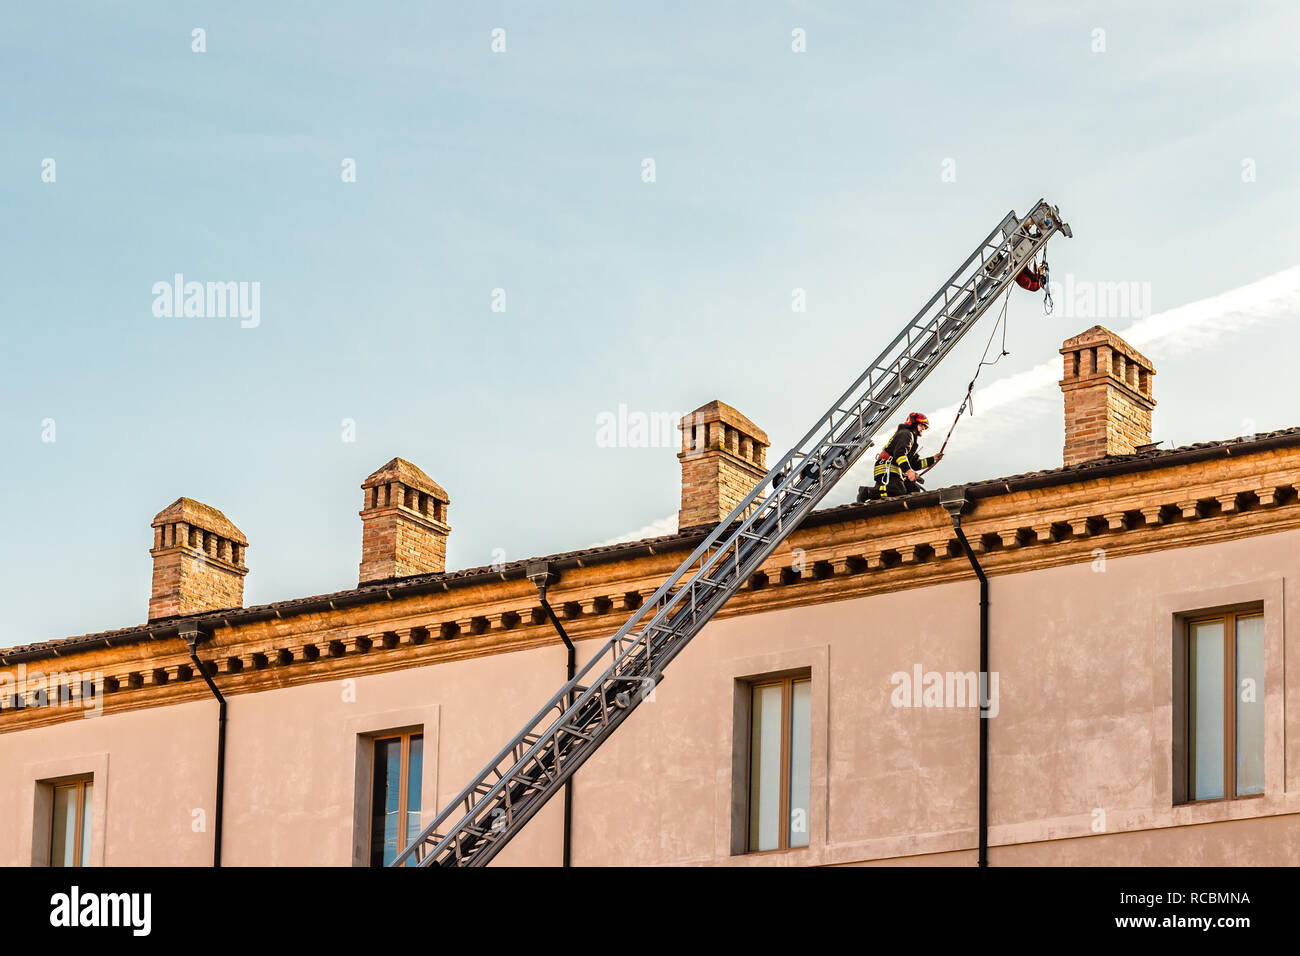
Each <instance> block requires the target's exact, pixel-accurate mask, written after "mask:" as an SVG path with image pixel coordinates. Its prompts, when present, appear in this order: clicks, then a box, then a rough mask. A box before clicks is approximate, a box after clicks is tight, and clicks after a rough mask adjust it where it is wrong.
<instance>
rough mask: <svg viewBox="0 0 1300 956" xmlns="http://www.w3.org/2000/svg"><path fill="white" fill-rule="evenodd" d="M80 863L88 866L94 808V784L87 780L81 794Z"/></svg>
mask: <svg viewBox="0 0 1300 956" xmlns="http://www.w3.org/2000/svg"><path fill="white" fill-rule="evenodd" d="M81 798H82V799H81V813H82V817H81V865H82V866H90V824H91V818H92V817H94V815H95V814H94V809H95V784H94V782H93V781H87V782H86V786H85V789H84V790H82V795H81Z"/></svg>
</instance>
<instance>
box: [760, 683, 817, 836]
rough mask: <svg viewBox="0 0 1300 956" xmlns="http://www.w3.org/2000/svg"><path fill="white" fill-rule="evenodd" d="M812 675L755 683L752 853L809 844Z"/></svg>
mask: <svg viewBox="0 0 1300 956" xmlns="http://www.w3.org/2000/svg"><path fill="white" fill-rule="evenodd" d="M811 717H812V680H811V679H810V678H808V677H806V676H803V677H784V678H776V679H773V680H760V681H756V682H755V683H753V684H752V685H751V687H750V699H749V779H748V788H747V794H748V804H749V810H748V838H747V841H746V848H747V850H748V851H749V852H750V853H757V852H762V851H765V850H786V849H790V848H791V847H801V846H807V845H808V829H809V828H808V804H809V770H810V763H811V762H810V757H811V751H812V722H811Z"/></svg>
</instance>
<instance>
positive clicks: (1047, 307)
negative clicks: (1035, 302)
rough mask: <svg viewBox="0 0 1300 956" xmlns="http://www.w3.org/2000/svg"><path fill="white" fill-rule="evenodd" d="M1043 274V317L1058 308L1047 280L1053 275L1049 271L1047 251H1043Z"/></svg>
mask: <svg viewBox="0 0 1300 956" xmlns="http://www.w3.org/2000/svg"><path fill="white" fill-rule="evenodd" d="M1042 274H1043V315H1051V314H1052V310H1053V309H1054V308H1056V303H1055V302H1053V301H1052V287H1051V285H1050V284H1049V283H1048V282H1047V278H1048V277H1049V276H1050V275H1051V273H1050V272H1049V271H1048V267H1047V250H1046V249H1044V250H1043V270H1042Z"/></svg>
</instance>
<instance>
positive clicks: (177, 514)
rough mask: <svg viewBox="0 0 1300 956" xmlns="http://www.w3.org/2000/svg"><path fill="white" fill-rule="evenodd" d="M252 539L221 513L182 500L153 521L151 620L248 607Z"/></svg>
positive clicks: (169, 506) (161, 512)
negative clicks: (248, 552) (247, 551)
mask: <svg viewBox="0 0 1300 956" xmlns="http://www.w3.org/2000/svg"><path fill="white" fill-rule="evenodd" d="M247 547H248V539H247V538H245V537H244V533H243V532H242V531H240V530H239V529H238V528H236V527H235V526H234V525H233V524H231V523H230V521H229V520H228V519H227V518H226V516H225V515H223V514H222V513H221V512H220V511H218V510H217V509H216V508H213V507H211V506H209V505H205V504H204V503H203V502H201V501H195V500H194V499H193V498H177V499H176V500H175V501H174V502H172V503H171V504H170V505H168V506H167V507H166V508H164V509H163V510H162V511H160V512H158V514H157V515H155V516H154V519H153V548H152V549H150V551H149V553H150V554H151V555H153V593H152V594H151V595H150V597H149V620H151V621H155V620H158V619H159V618H164V617H172V616H174V615H177V614H193V613H195V612H197V611H220V610H224V609H226V608H232V607H243V605H244V575H246V574H247V573H248V567H247V566H246V565H245V564H244V549H245V548H247Z"/></svg>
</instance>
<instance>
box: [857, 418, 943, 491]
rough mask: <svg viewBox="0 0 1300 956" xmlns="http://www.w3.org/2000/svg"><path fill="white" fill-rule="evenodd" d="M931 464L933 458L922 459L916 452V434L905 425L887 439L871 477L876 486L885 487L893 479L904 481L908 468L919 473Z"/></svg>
mask: <svg viewBox="0 0 1300 956" xmlns="http://www.w3.org/2000/svg"><path fill="white" fill-rule="evenodd" d="M933 464H934V459H933V458H924V457H922V456H921V455H920V453H919V452H918V450H917V447H916V432H914V431H912V429H910V428H908V427H907V426H906V425H899V426H898V431H896V432H894V437H893V438H891V439H889V443H888V444H887V445H885V448H884V450H883V451H881V453H880V454H879V455H878V456H877V457H876V467H875V468H874V469H873V470H872V472H871V476H872V477H873V478H874V479H875V480H876V484H877V485H887V484H889V482H890V481H891V480H892V479H893V478H894V477H897V478H898V479H899V480H900V481H903V480H905V479H906V476H907V472H908V469H909V468H910V469H912V470H915V471H920V470H921V469H922V468H929V467H930V466H931V465H933Z"/></svg>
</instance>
